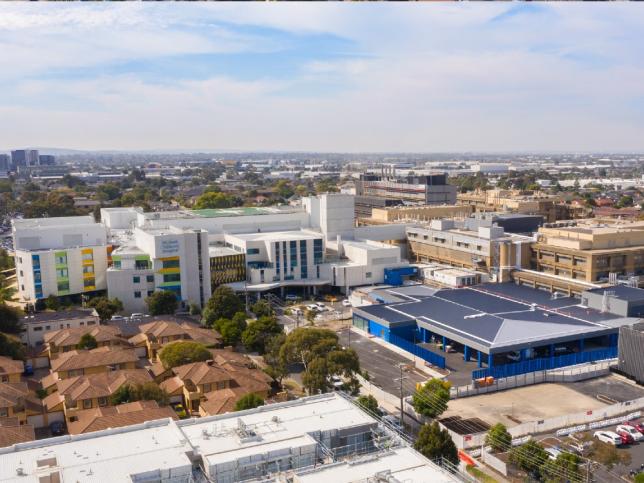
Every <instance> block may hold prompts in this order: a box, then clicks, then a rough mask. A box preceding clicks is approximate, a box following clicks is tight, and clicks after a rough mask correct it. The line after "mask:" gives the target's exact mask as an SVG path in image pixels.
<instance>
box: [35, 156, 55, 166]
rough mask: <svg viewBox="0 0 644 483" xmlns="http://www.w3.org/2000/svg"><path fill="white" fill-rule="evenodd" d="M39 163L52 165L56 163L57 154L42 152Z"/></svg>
mask: <svg viewBox="0 0 644 483" xmlns="http://www.w3.org/2000/svg"><path fill="white" fill-rule="evenodd" d="M38 164H39V165H40V166H52V165H54V164H56V156H54V155H52V154H40V155H38Z"/></svg>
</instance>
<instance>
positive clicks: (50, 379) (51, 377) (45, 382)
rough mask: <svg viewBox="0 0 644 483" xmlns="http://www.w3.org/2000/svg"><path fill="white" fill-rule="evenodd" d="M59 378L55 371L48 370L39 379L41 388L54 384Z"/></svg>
mask: <svg viewBox="0 0 644 483" xmlns="http://www.w3.org/2000/svg"><path fill="white" fill-rule="evenodd" d="M59 380H60V378H59V377H58V373H57V372H50V373H49V374H47V375H46V376H45V377H43V378H42V379H41V380H40V384H41V385H42V387H43V389H48V388H50V387H51V386H54V385H55V384H56V383H57V382H58V381H59Z"/></svg>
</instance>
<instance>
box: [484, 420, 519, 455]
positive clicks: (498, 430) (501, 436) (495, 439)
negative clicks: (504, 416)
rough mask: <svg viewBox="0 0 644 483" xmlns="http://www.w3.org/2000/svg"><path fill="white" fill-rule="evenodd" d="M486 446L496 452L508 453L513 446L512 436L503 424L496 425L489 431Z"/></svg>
mask: <svg viewBox="0 0 644 483" xmlns="http://www.w3.org/2000/svg"><path fill="white" fill-rule="evenodd" d="M485 444H487V445H489V446H491V447H492V450H494V451H507V450H508V449H510V447H511V444H512V435H511V434H510V433H509V432H508V430H507V428H506V427H505V425H504V424H503V423H496V424H495V425H494V426H492V427H491V428H490V431H488V433H487V436H486V437H485Z"/></svg>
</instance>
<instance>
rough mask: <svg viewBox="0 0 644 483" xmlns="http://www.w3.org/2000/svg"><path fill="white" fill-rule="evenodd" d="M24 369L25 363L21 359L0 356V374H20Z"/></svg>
mask: <svg viewBox="0 0 644 483" xmlns="http://www.w3.org/2000/svg"><path fill="white" fill-rule="evenodd" d="M24 371H25V364H24V362H22V361H18V360H16V359H11V358H10V357H5V356H0V376H4V375H9V374H16V373H20V374H22V373H23V372H24Z"/></svg>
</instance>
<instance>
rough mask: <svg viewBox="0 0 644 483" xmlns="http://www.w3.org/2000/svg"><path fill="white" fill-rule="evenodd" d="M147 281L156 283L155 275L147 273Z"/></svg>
mask: <svg viewBox="0 0 644 483" xmlns="http://www.w3.org/2000/svg"><path fill="white" fill-rule="evenodd" d="M145 281H146V282H148V283H154V275H146V277H145Z"/></svg>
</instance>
